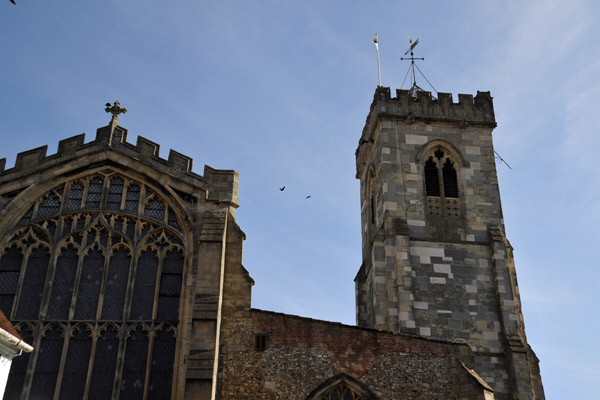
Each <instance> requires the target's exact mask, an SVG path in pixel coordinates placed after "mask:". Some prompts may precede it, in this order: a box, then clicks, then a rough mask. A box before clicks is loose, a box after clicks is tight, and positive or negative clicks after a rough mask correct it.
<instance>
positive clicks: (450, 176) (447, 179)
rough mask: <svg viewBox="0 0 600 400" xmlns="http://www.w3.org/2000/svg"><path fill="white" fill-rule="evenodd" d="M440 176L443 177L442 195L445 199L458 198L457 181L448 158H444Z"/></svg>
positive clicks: (452, 164) (454, 170)
mask: <svg viewBox="0 0 600 400" xmlns="http://www.w3.org/2000/svg"><path fill="white" fill-rule="evenodd" d="M442 176H443V177H444V194H445V195H446V197H452V198H458V179H457V177H456V169H454V163H453V162H452V161H450V158H446V162H445V163H444V167H443V168H442Z"/></svg>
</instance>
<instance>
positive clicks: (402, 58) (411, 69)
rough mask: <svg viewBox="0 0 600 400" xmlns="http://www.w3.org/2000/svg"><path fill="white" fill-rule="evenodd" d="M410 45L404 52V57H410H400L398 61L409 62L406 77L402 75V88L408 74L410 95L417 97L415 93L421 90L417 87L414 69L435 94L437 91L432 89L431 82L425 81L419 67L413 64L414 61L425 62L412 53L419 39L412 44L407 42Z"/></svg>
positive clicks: (423, 58)
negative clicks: (408, 55) (410, 83)
mask: <svg viewBox="0 0 600 400" xmlns="http://www.w3.org/2000/svg"><path fill="white" fill-rule="evenodd" d="M409 43H410V47H409V48H408V50H406V52H405V53H404V55H407V54H409V53H410V57H400V60H402V61H404V60H407V61H408V60H410V67H408V71H406V75H404V80H403V81H402V86H401V87H403V86H404V82H406V77H407V76H408V74H409V73H411V77H412V87H411V88H410V92H411V95H412V96H413V97H417V91H419V90H423V89H421V88H420V87H419V86H418V85H417V76H416V74H415V68H416V69H417V71H419V73H420V74H421V76H423V78H425V80H426V81H427V83H429V86H431V88H432V89H433V90H435V92H436V93H437V90H436V89H435V88H434V87H433V85H432V84H431V82H429V80H428V79H427V77H426V76H425V75H424V74H423V72H422V71H421V70H420V69H419V67H417V64H415V60H422V61H425V57H415V54H414V52H413V50H414V49H415V47H417V45H418V44H419V39H417V40H415V41H414V42H413V41H412V39H411V40H410V41H409Z"/></svg>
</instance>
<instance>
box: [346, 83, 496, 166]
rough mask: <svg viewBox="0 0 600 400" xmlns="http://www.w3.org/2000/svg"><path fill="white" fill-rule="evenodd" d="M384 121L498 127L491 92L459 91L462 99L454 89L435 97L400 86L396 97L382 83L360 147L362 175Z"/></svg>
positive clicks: (358, 160) (403, 123)
mask: <svg viewBox="0 0 600 400" xmlns="http://www.w3.org/2000/svg"><path fill="white" fill-rule="evenodd" d="M382 121H393V122H394V123H398V124H401V125H412V124H436V125H439V126H447V127H452V128H467V127H483V128H490V129H493V128H495V127H496V118H495V116H494V104H493V101H492V96H491V94H490V92H480V91H477V95H476V96H475V97H473V95H470V94H459V95H458V103H455V102H454V101H453V99H452V94H451V93H438V97H437V98H435V97H433V96H432V95H431V92H426V91H422V90H421V91H417V92H416V97H414V96H413V91H410V90H401V89H397V90H396V97H392V95H391V91H390V88H389V87H382V86H380V87H378V88H377V89H376V90H375V94H374V96H373V102H372V103H371V109H370V111H369V115H368V116H367V120H366V122H365V126H364V128H363V131H362V135H361V137H360V139H359V142H358V148H357V149H356V166H357V177H358V176H360V174H361V173H362V172H361V171H362V170H363V167H364V165H365V162H366V158H367V157H368V154H369V152H370V150H371V147H372V146H373V144H374V143H375V132H376V131H377V130H378V126H379V125H380V124H381V123H382Z"/></svg>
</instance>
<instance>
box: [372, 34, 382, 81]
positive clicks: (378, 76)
mask: <svg viewBox="0 0 600 400" xmlns="http://www.w3.org/2000/svg"><path fill="white" fill-rule="evenodd" d="M373 43H374V44H375V48H376V49H377V82H378V85H377V86H381V68H380V67H379V39H378V38H377V34H375V39H373Z"/></svg>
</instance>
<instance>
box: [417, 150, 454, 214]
mask: <svg viewBox="0 0 600 400" xmlns="http://www.w3.org/2000/svg"><path fill="white" fill-rule="evenodd" d="M456 165H457V163H456V161H455V160H454V157H453V156H452V154H451V153H450V152H449V151H447V150H446V149H444V148H443V147H435V148H433V149H431V150H430V151H429V152H428V153H427V154H426V155H425V162H424V166H423V172H424V176H425V195H426V208H425V210H426V213H427V214H428V215H436V216H454V217H457V216H459V215H460V207H459V192H458V173H457V170H456Z"/></svg>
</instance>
